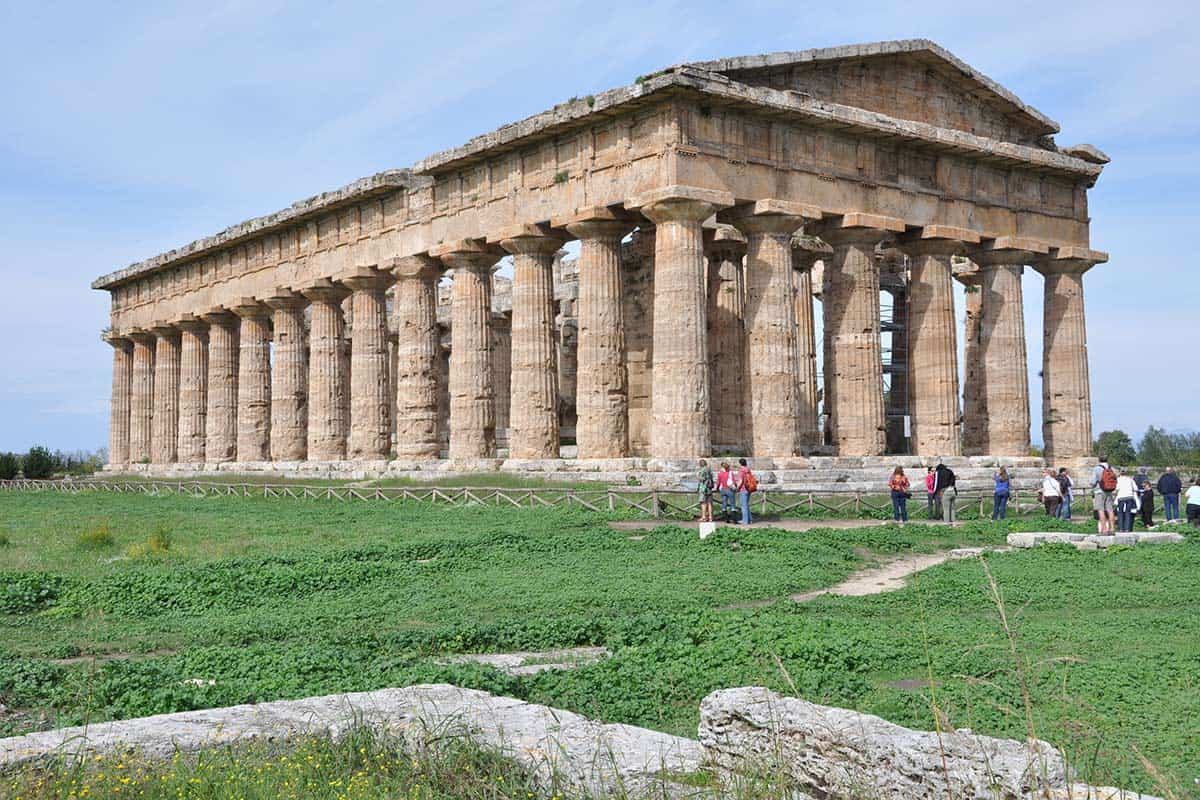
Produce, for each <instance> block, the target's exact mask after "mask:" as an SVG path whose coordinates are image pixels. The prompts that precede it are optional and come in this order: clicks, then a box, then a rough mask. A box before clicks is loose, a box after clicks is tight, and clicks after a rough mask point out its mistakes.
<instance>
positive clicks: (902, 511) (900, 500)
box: [892, 489, 908, 522]
mask: <svg viewBox="0 0 1200 800" xmlns="http://www.w3.org/2000/svg"><path fill="white" fill-rule="evenodd" d="M892 518H893V519H894V520H895V521H896V522H908V494H907V493H905V492H897V491H896V490H895V489H893V490H892Z"/></svg>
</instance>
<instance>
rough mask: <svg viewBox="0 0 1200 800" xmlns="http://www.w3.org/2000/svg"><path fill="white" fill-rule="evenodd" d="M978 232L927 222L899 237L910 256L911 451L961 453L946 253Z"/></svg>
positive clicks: (958, 248) (954, 336)
mask: <svg viewBox="0 0 1200 800" xmlns="http://www.w3.org/2000/svg"><path fill="white" fill-rule="evenodd" d="M978 243H979V234H977V233H974V232H973V231H969V230H966V229H961V228H947V227H945V226H940V225H930V226H926V227H925V228H922V229H921V230H920V231H918V232H916V233H915V234H911V235H909V236H906V237H904V238H903V240H902V241H901V242H900V243H899V247H900V249H901V250H902V251H903V252H904V253H905V255H907V256H908V257H909V269H910V279H909V301H908V302H909V312H908V352H909V359H908V376H909V380H908V387H909V404H908V408H909V415H910V416H911V418H912V448H913V453H915V454H916V455H922V456H957V455H960V454H961V453H962V438H961V435H960V430H959V420H960V419H961V414H960V411H959V406H958V339H957V327H958V320H957V319H956V318H955V316H954V278H953V275H952V273H951V265H950V257H951V256H952V255H956V254H958V253H961V252H963V250H964V248H965V247H966V246H967V245H968V244H978Z"/></svg>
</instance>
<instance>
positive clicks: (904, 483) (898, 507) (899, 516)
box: [888, 467, 909, 524]
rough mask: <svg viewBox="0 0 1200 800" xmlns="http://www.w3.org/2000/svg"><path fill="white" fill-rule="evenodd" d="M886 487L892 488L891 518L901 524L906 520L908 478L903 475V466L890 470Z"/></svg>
mask: <svg viewBox="0 0 1200 800" xmlns="http://www.w3.org/2000/svg"><path fill="white" fill-rule="evenodd" d="M888 488H889V489H891V490H892V517H893V519H895V521H896V522H899V523H901V524H903V523H905V522H908V496H909V492H908V478H907V477H905V475H904V467H896V468H895V469H894V470H892V477H891V479H889V480H888Z"/></svg>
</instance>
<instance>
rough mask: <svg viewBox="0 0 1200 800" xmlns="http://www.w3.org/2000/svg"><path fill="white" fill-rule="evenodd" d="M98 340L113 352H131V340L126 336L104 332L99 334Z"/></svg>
mask: <svg viewBox="0 0 1200 800" xmlns="http://www.w3.org/2000/svg"><path fill="white" fill-rule="evenodd" d="M100 340H101V341H103V342H106V343H107V344H108V345H109V347H112V348H113V349H114V350H124V351H132V350H133V339H131V338H130V337H129V336H128V335H126V334H120V333H115V332H113V331H105V332H104V333H102V334H100Z"/></svg>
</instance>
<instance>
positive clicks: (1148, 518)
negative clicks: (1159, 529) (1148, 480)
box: [1142, 495, 1154, 528]
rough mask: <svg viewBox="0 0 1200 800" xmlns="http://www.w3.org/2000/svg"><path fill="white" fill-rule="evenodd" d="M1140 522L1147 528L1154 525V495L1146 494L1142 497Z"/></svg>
mask: <svg viewBox="0 0 1200 800" xmlns="http://www.w3.org/2000/svg"><path fill="white" fill-rule="evenodd" d="M1142 524H1143V525H1145V526H1146V527H1147V528H1149V527H1151V526H1153V525H1154V497H1153V495H1147V496H1144V497H1142Z"/></svg>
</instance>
